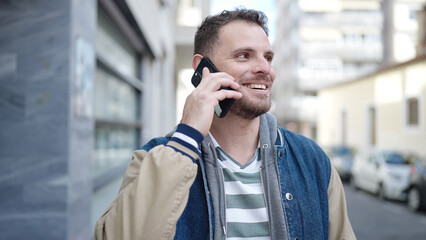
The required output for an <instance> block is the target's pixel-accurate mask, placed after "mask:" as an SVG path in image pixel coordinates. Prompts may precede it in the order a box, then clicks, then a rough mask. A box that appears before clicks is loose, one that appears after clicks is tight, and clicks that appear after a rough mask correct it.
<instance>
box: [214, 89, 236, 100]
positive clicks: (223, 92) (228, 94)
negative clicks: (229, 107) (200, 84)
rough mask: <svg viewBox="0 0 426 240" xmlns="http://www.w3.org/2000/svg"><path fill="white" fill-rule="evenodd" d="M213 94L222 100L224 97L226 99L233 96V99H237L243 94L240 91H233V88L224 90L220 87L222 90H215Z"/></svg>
mask: <svg viewBox="0 0 426 240" xmlns="http://www.w3.org/2000/svg"><path fill="white" fill-rule="evenodd" d="M214 94H215V98H216V99H217V100H218V101H222V100H224V99H226V98H233V99H236V100H238V99H240V98H242V97H243V94H242V93H240V92H237V91H233V90H225V89H222V90H220V91H217V92H216V93H214Z"/></svg>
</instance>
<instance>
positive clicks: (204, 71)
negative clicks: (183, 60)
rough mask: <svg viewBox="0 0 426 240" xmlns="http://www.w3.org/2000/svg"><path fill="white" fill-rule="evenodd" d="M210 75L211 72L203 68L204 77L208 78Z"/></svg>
mask: <svg viewBox="0 0 426 240" xmlns="http://www.w3.org/2000/svg"><path fill="white" fill-rule="evenodd" d="M209 73H210V70H209V68H208V67H204V68H203V76H207V75H208V74H209Z"/></svg>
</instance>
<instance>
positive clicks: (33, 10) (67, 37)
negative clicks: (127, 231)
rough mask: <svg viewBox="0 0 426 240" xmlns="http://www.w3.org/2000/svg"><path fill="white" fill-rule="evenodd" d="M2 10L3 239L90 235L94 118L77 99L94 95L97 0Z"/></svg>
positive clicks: (10, 5) (41, 0) (14, 4)
mask: <svg viewBox="0 0 426 240" xmlns="http://www.w3.org/2000/svg"><path fill="white" fill-rule="evenodd" d="M0 9H2V11H1V13H0V19H1V24H0V35H1V36H2V37H1V38H2V40H1V42H2V43H1V44H0V52H1V55H0V61H1V62H2V63H1V64H0V65H1V67H0V68H1V70H0V82H1V84H0V85H1V87H0V124H1V129H2V130H1V131H0V132H1V133H0V158H1V167H0V169H1V170H0V171H1V173H0V175H1V177H0V189H1V190H0V191H1V193H0V196H1V197H0V215H1V217H0V230H1V232H2V234H0V239H68V238H70V239H83V238H86V237H87V236H89V234H91V232H92V231H91V229H90V227H89V226H88V225H87V224H86V223H87V222H88V219H90V211H87V210H88V209H90V202H91V199H90V197H88V196H90V195H91V192H92V189H91V186H92V185H91V176H90V158H91V156H92V155H91V152H92V146H93V143H92V142H93V137H92V135H91V132H92V131H93V123H92V121H91V120H90V117H88V116H89V115H90V111H89V110H88V109H90V107H89V108H86V110H88V111H84V112H77V111H76V106H77V105H76V102H75V99H76V98H78V97H83V98H84V97H90V96H91V94H92V89H91V88H90V86H93V65H94V58H93V56H94V55H93V41H94V34H93V32H94V27H95V21H94V20H95V17H96V15H95V14H94V13H96V12H95V11H94V10H95V9H96V1H67V0H62V1H53V2H52V1H45V0H38V1H1V2H0ZM83 49H84V52H82V51H81V50H83ZM77 57H80V60H81V61H86V62H85V66H84V67H83V68H82V69H80V70H81V71H84V73H85V76H84V77H83V76H81V75H78V74H77V72H76V70H77V68H78V67H80V66H82V65H81V64H83V63H82V62H79V61H78V59H77ZM73 79H76V81H80V82H85V84H86V86H88V87H87V88H86V90H87V92H85V93H82V92H79V91H78V89H77V88H76V85H75V84H73Z"/></svg>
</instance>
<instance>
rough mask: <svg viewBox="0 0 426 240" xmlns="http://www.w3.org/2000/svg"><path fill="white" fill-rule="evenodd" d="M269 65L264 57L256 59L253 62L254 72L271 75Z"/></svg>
mask: <svg viewBox="0 0 426 240" xmlns="http://www.w3.org/2000/svg"><path fill="white" fill-rule="evenodd" d="M271 69H272V67H271V63H270V62H269V61H268V60H267V59H265V58H264V57H259V58H257V60H256V62H255V67H254V72H255V73H263V74H265V75H269V74H270V73H271Z"/></svg>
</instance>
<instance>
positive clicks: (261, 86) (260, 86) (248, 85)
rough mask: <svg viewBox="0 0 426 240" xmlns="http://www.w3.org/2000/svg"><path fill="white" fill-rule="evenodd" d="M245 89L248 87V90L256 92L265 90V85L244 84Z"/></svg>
mask: <svg viewBox="0 0 426 240" xmlns="http://www.w3.org/2000/svg"><path fill="white" fill-rule="evenodd" d="M244 86H245V87H248V88H250V89H256V90H265V89H266V85H263V84H247V85H246V84H244Z"/></svg>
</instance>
